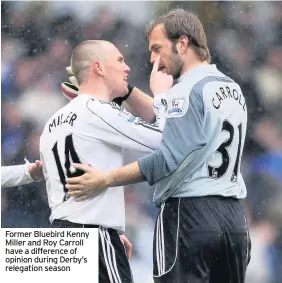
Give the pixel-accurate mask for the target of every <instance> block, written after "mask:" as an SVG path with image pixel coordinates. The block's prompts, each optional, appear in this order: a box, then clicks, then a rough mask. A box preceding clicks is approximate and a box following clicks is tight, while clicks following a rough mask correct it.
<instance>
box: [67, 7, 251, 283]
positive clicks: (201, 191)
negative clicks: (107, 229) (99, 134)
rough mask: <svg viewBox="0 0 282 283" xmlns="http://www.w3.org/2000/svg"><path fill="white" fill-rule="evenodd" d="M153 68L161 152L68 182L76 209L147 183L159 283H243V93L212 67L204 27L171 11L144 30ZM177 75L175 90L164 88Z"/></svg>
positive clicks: (245, 245) (247, 242)
mask: <svg viewBox="0 0 282 283" xmlns="http://www.w3.org/2000/svg"><path fill="white" fill-rule="evenodd" d="M147 37H148V40H149V48H150V50H151V61H152V62H154V67H153V70H152V74H151V80H150V87H151V90H152V93H153V94H154V96H155V97H157V96H159V97H161V98H162V102H163V104H164V106H165V107H166V122H165V125H164V130H163V138H162V143H161V146H160V147H159V149H157V150H155V151H154V152H153V153H151V154H149V155H147V156H145V157H143V158H141V159H140V160H138V161H137V162H134V163H132V164H130V165H127V166H124V167H121V168H119V169H117V170H112V171H108V172H105V173H102V172H100V171H98V170H96V169H95V168H88V167H87V166H85V165H80V164H78V165H75V167H76V168H78V169H80V170H83V171H85V172H86V173H85V174H84V175H82V176H80V177H76V178H70V179H67V180H66V181H67V183H68V184H67V185H66V187H67V188H68V189H69V195H72V196H76V197H77V200H78V201H79V200H84V199H86V198H88V197H90V196H91V195H92V194H93V193H95V190H97V189H102V188H107V187H113V186H120V185H122V184H130V183H135V182H140V181H144V180H145V181H147V182H148V183H149V184H150V185H156V187H155V193H154V202H155V204H156V205H157V206H158V207H159V208H160V212H159V215H158V218H157V222H156V227H155V237H154V280H155V282H174V283H176V282H197V283H198V282H199V283H200V282H201V283H206V282H210V283H219V282H236V283H243V282H244V280H245V273H246V268H247V264H248V262H249V260H250V240H249V234H248V227H247V222H246V218H245V213H244V210H243V207H242V205H241V203H240V199H243V198H245V197H246V187H245V184H244V181H243V178H242V175H241V173H240V164H241V157H242V152H243V146H244V142H245V136H246V128H247V108H246V103H245V99H244V96H243V94H242V90H241V89H240V86H239V85H238V84H237V83H236V82H235V81H233V80H232V79H231V78H229V77H227V76H226V75H224V74H223V73H221V72H220V71H219V70H217V68H216V66H215V65H211V64H210V54H209V49H208V47H207V41H206V36H205V32H204V30H203V27H202V24H201V22H200V21H199V19H198V18H197V16H196V15H194V14H193V13H191V12H186V11H184V10H182V9H177V10H173V11H171V12H169V13H167V14H165V15H162V16H160V17H159V18H157V19H156V20H155V21H154V22H153V23H151V24H150V26H149V27H148V30H147ZM170 76H173V78H174V79H177V83H176V84H175V85H174V86H173V87H172V88H170V89H168V88H167V89H165V87H164V85H165V84H164V82H166V81H167V80H169V79H170Z"/></svg>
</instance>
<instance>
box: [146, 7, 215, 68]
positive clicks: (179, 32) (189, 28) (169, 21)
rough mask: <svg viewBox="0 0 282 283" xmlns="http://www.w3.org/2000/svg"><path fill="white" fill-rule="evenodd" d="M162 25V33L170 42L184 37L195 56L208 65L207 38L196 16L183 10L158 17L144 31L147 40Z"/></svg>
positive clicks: (176, 10)
mask: <svg viewBox="0 0 282 283" xmlns="http://www.w3.org/2000/svg"><path fill="white" fill-rule="evenodd" d="M161 24H163V26H164V32H165V34H166V36H167V38H168V39H169V40H171V41H175V40H176V39H179V38H180V37H181V36H183V35H185V36H187V37H188V39H189V43H190V45H191V47H192V48H193V50H194V51H195V52H196V54H197V56H198V57H199V58H200V59H201V60H202V61H205V60H207V61H208V62H209V63H210V60H211V56H210V51H209V48H208V45H207V38H206V34H205V31H204V28H203V25H202V23H201V21H200V20H199V18H198V17H197V15H196V14H194V13H193V12H191V11H185V10H183V9H174V10H171V11H169V12H168V13H166V14H163V15H161V16H159V17H158V18H157V19H156V20H154V21H152V22H151V23H150V24H149V26H148V27H147V29H146V37H147V40H149V37H150V34H151V32H152V31H153V29H154V28H155V27H156V26H158V25H161Z"/></svg>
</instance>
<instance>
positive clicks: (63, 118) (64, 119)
mask: <svg viewBox="0 0 282 283" xmlns="http://www.w3.org/2000/svg"><path fill="white" fill-rule="evenodd" d="M76 118H77V114H76V113H73V112H69V114H68V115H64V114H61V115H58V116H57V117H56V118H54V119H53V120H52V122H51V123H50V124H49V133H51V131H52V128H56V127H58V126H60V125H63V124H69V125H71V126H73V122H74V121H75V120H76Z"/></svg>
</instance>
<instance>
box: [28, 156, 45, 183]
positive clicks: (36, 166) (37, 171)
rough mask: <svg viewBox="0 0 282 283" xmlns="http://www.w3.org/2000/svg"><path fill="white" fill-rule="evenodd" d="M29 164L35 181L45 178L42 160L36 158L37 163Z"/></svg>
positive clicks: (29, 169)
mask: <svg viewBox="0 0 282 283" xmlns="http://www.w3.org/2000/svg"><path fill="white" fill-rule="evenodd" d="M27 166H28V172H29V174H30V176H31V178H32V179H33V180H34V181H41V180H43V179H44V176H43V172H42V162H41V161H40V160H36V161H35V163H29V164H28V165H27Z"/></svg>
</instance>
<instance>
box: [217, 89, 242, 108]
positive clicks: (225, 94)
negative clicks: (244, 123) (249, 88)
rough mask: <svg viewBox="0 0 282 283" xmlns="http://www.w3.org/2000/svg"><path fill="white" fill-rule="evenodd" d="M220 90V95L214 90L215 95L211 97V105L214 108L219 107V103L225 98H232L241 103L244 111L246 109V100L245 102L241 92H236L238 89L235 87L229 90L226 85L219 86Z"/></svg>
mask: <svg viewBox="0 0 282 283" xmlns="http://www.w3.org/2000/svg"><path fill="white" fill-rule="evenodd" d="M219 90H220V92H221V95H220V94H219V93H218V92H219V91H218V92H216V93H215V95H216V97H214V98H213V99H212V104H213V107H214V108H216V109H219V108H220V105H221V103H222V101H223V100H224V99H226V98H233V99H235V100H237V101H238V103H239V104H240V105H242V108H243V110H244V111H246V102H245V99H244V97H243V96H242V93H238V91H237V90H236V89H232V90H230V88H229V87H228V86H226V87H224V88H223V87H220V88H219Z"/></svg>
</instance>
